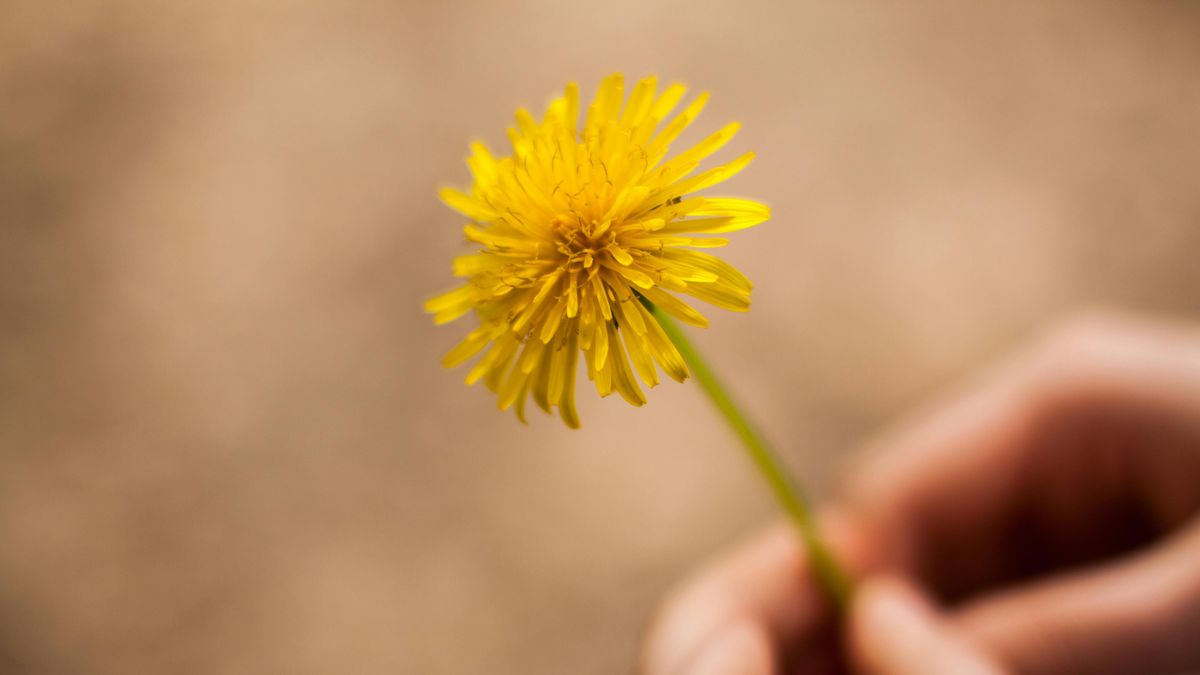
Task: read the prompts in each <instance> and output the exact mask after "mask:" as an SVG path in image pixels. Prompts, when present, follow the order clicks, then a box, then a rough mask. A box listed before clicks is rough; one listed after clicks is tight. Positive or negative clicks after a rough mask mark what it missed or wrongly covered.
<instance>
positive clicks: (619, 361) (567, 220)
mask: <svg viewBox="0 0 1200 675" xmlns="http://www.w3.org/2000/svg"><path fill="white" fill-rule="evenodd" d="M623 88H624V87H623V78H622V77H621V75H619V74H616V75H611V76H609V77H608V78H606V79H605V80H604V81H603V83H602V84H601V85H600V89H599V91H598V92H597V94H596V98H595V100H593V101H592V103H591V105H590V106H588V109H587V111H586V118H585V122H584V124H583V127H582V129H581V130H579V129H577V119H578V115H579V88H578V87H577V86H576V85H575V84H574V83H572V84H569V85H567V87H566V90H565V91H564V93H563V95H562V96H561V97H559V98H556V99H554V100H553V101H551V103H550V105H549V107H548V109H547V110H546V114H545V116H544V117H543V118H542V121H541V122H540V123H539V122H538V121H537V120H535V119H534V118H533V116H532V115H530V114H529V112H528V111H526V110H524V109H521V110H518V111H517V117H516V122H517V126H516V127H515V128H510V129H509V132H508V135H509V139H510V140H511V141H512V146H513V154H512V155H511V156H509V157H502V158H499V159H497V158H496V157H494V156H493V155H492V154H491V153H490V152H489V151H488V149H487V148H485V147H484V146H483V145H482V144H481V143H474V144H472V146H471V156H470V157H468V158H467V164H468V165H469V166H470V169H471V173H472V174H473V175H474V178H475V184H474V186H473V187H472V189H471V192H470V193H469V194H468V193H465V192H461V191H459V190H455V189H451V188H446V189H443V190H442V191H441V195H440V196H441V198H442V201H444V202H445V203H446V204H447V205H448V206H450V207H451V208H453V209H454V210H456V211H458V212H460V213H461V214H463V215H464V216H466V217H467V218H468V219H469V220H470V222H469V223H468V224H467V225H466V226H465V227H464V229H463V231H464V233H465V234H466V238H467V240H468V241H470V242H473V243H475V244H479V245H480V246H481V247H482V248H481V249H479V250H478V251H476V252H473V253H470V254H467V255H463V256H460V257H458V258H455V260H454V273H455V275H456V276H459V277H463V278H465V279H466V283H464V284H463V285H461V286H459V287H458V288H456V289H454V290H452V291H449V292H447V293H444V294H442V295H439V296H437V297H435V298H433V299H431V300H429V301H428V302H426V303H425V309H426V311H428V312H430V313H432V314H434V321H435V322H437V323H439V324H442V323H446V322H449V321H453V320H454V319H457V318H459V317H461V316H463V315H464V314H467V313H469V312H472V311H473V312H474V313H475V315H476V316H477V317H478V319H479V327H478V328H476V329H475V330H473V331H471V333H470V334H468V335H467V337H466V339H464V340H463V341H462V342H461V343H459V344H458V346H456V347H455V348H454V349H452V350H451V351H450V352H449V353H448V354H446V356H445V358H444V359H443V363H444V364H445V365H446V367H454V366H457V365H460V364H462V363H464V362H465V361H467V360H469V359H470V358H471V357H473V356H475V355H476V354H478V353H479V352H481V351H483V350H484V349H485V348H486V350H487V351H486V352H485V353H484V354H483V356H482V357H480V359H479V360H478V361H477V362H476V363H475V365H474V366H473V367H472V368H471V371H470V372H469V373H468V375H467V383H468V384H474V383H475V382H477V381H479V380H481V379H482V380H483V382H484V383H485V384H486V385H487V386H488V388H489V389H491V390H492V391H494V392H496V393H497V395H498V396H499V401H498V404H499V407H500V408H501V409H502V410H503V409H507V408H509V407H515V408H516V412H517V415H518V417H520V418H521V420H522V421H524V414H525V401H526V400H527V399H528V398H529V397H531V396H532V398H533V400H534V402H535V403H537V405H538V406H539V407H541V408H542V409H543V410H545V411H547V412H550V410H551V409H553V408H557V409H558V411H559V414H560V415H561V416H562V418H563V420H564V421H565V422H566V423H567V425H568V426H571V427H578V426H579V416H578V414H577V413H576V410H575V393H574V390H575V373H576V365H577V360H578V358H579V356H580V354H582V355H583V358H584V362H585V363H586V364H587V374H588V378H589V379H590V380H592V381H593V382H595V385H596V389H597V390H598V391H599V393H600V395H601V396H607V395H609V394H611V393H612V392H613V391H616V392H617V393H619V394H620V395H621V396H622V397H623V398H624V399H625V400H626V401H628V402H629V403H631V404H633V405H638V406H640V405H643V404H644V403H645V402H646V399H645V396H644V395H643V393H642V389H641V387H640V386H639V385H638V382H637V378H635V376H634V373H635V372H636V373H637V376H638V377H640V378H641V380H642V382H644V383H645V384H646V385H647V386H650V387H653V386H655V385H656V384H658V370H657V368H656V364H657V367H658V368H661V369H662V370H663V372H665V373H666V374H667V375H668V376H670V377H671V378H673V379H675V380H677V381H680V382H682V381H683V380H684V379H685V378H687V376H688V369H687V365H686V364H685V362H684V360H683V358H682V357H681V356H680V354H679V351H678V350H677V349H676V347H675V345H674V344H672V342H671V340H670V339H669V338H668V337H667V335H666V333H664V331H663V329H662V327H661V326H660V325H659V323H658V321H657V320H656V319H655V318H654V317H653V315H652V314H651V313H650V312H649V311H648V310H647V307H646V303H653V304H654V305H657V306H658V307H659V308H660V309H661V310H663V311H664V312H666V313H668V314H671V315H672V316H674V317H677V318H678V319H680V320H681V321H684V322H686V323H689V324H692V325H696V326H705V325H707V323H708V322H707V320H706V319H705V318H704V316H702V315H701V314H700V313H699V312H697V311H696V310H695V309H693V308H692V307H691V306H690V305H688V304H687V303H686V302H684V301H683V300H680V299H679V298H678V297H676V296H675V295H674V294H675V293H683V294H686V295H690V296H692V297H694V298H698V299H700V300H704V301H705V302H708V303H711V304H713V305H716V306H718V307H723V308H725V309H730V310H733V311H746V310H748V309H749V308H750V282H749V281H748V280H747V279H746V277H744V276H742V274H741V273H739V272H738V271H737V270H736V269H734V268H733V267H732V266H731V265H729V264H728V263H726V262H724V261H722V260H721V259H719V258H717V257H715V256H712V255H710V254H708V253H705V252H703V251H700V250H697V249H706V248H716V247H720V246H724V245H725V244H726V243H728V241H727V240H726V239H723V238H720V237H713V236H709V235H714V234H722V233H726V232H732V231H735V230H741V229H744V228H747V227H751V226H754V225H757V224H759V223H762V222H764V221H766V220H767V218H769V217H770V211H769V209H768V208H767V207H766V206H764V205H763V204H760V203H758V202H753V201H749V200H745V199H731V198H717V197H699V196H696V195H695V193H697V192H699V191H701V190H703V189H705V188H708V187H710V186H712V185H715V184H717V183H720V182H721V181H724V180H726V179H727V178H730V177H731V176H733V175H735V174H737V173H738V172H739V171H741V170H742V169H743V168H745V166H746V165H747V164H749V162H750V160H751V159H753V157H754V155H753V153H746V154H745V155H742V156H741V157H738V158H737V159H735V160H734V161H732V162H730V163H728V164H725V165H723V166H718V167H716V168H712V169H709V170H707V171H703V172H701V173H698V174H695V175H693V174H694V173H695V171H696V169H697V167H698V166H699V164H700V162H701V161H702V160H704V159H705V158H706V157H708V156H709V155H711V154H712V153H713V152H715V151H716V150H717V149H718V148H720V147H721V146H723V145H725V143H727V142H728V141H729V140H730V139H731V138H733V136H734V134H735V133H736V132H737V130H738V124H737V123H736V122H735V123H731V124H729V125H727V126H725V127H723V128H722V129H720V130H719V131H717V132H716V133H714V134H712V135H711V136H709V137H708V138H705V139H704V140H703V141H701V142H700V143H699V144H697V145H696V146H694V147H692V148H691V149H689V150H686V151H684V152H681V153H679V154H677V155H675V156H674V157H672V158H670V159H666V155H667V151H668V149H669V146H670V144H671V142H672V141H673V140H675V138H676V137H678V136H679V134H680V133H681V132H682V131H683V130H684V129H685V128H686V127H687V126H688V125H689V124H691V122H692V121H693V120H695V119H696V116H697V115H698V114H699V113H700V110H701V109H702V108H703V107H704V104H705V103H706V102H707V100H708V95H707V94H700V95H699V96H698V97H697V98H696V99H695V100H693V101H692V102H691V103H690V104H688V105H687V106H685V107H684V108H683V110H682V111H681V112H679V113H678V114H675V115H674V116H673V117H671V113H672V111H674V110H675V109H676V107H677V106H678V105H679V103H680V101H681V100H682V99H683V95H684V92H685V88H684V87H683V86H682V85H679V84H673V85H671V86H669V87H667V88H666V89H665V90H664V91H663V92H662V93H656V89H657V87H656V82H655V79H654V78H647V79H644V80H642V81H640V82H638V83H637V85H636V86H635V87H634V88H633V91H632V93H631V94H630V96H629V100H628V101H625V102H624V106H622V102H623V99H624V93H623ZM668 117H670V119H669V120H668ZM664 122H665V124H664ZM660 127H661V128H660Z"/></svg>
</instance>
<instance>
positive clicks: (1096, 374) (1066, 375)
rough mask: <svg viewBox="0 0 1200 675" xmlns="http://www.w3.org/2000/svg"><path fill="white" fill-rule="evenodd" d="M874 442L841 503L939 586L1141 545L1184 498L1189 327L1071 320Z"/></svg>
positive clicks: (1189, 438) (1193, 383)
mask: <svg viewBox="0 0 1200 675" xmlns="http://www.w3.org/2000/svg"><path fill="white" fill-rule="evenodd" d="M880 450H881V451H880V452H878V453H875V454H874V455H873V456H872V457H871V458H870V459H869V462H868V463H867V464H866V465H865V466H864V467H863V470H861V471H860V472H859V473H858V474H857V475H856V476H854V477H853V482H852V483H851V484H850V486H849V488H850V489H849V491H848V493H847V496H846V498H845V500H844V501H845V503H844V506H845V507H846V508H849V509H850V510H851V511H852V512H853V513H855V514H857V515H858V516H859V517H861V518H863V519H864V520H865V521H868V522H871V523H873V526H872V527H873V529H874V530H875V531H876V532H878V533H879V536H882V537H886V538H888V540H889V541H888V542H887V543H885V544H884V547H885V548H886V549H888V550H890V551H892V552H893V553H894V557H893V560H892V565H893V566H895V567H898V568H901V569H903V570H904V571H906V572H908V573H911V574H914V575H915V576H917V577H919V578H922V579H923V580H924V581H925V582H926V583H927V584H928V585H930V586H931V587H932V588H933V589H934V590H936V591H938V592H940V594H941V595H942V596H943V597H946V598H954V597H959V596H961V595H963V594H966V593H969V592H971V591H974V590H978V589H979V588H982V587H986V586H988V585H993V584H997V583H1002V582H1006V581H1011V580H1014V579H1016V578H1019V577H1023V576H1027V575H1029V574H1034V573H1037V572H1040V571H1044V570H1047V569H1053V568H1056V567H1060V566H1063V565H1070V564H1078V563H1082V562H1086V561H1088V560H1093V559H1097V558H1101V557H1105V556H1108V555H1112V554H1114V553H1117V552H1120V551H1123V550H1126V549H1128V548H1131V547H1133V546H1136V545H1140V544H1143V543H1146V542H1147V541H1149V540H1150V539H1152V538H1154V537H1156V536H1158V534H1160V533H1161V532H1163V531H1166V530H1169V529H1171V528H1172V527H1175V526H1177V525H1179V524H1181V523H1183V522H1185V521H1186V520H1187V519H1188V518H1189V517H1190V516H1191V514H1193V513H1194V512H1195V511H1196V510H1197V508H1198V507H1200V491H1198V490H1196V489H1195V481H1194V478H1193V477H1194V476H1195V475H1196V474H1197V472H1200V332H1198V331H1197V330H1196V329H1194V328H1189V327H1183V326H1176V325H1169V324H1153V323H1148V322H1136V321H1132V320H1128V319H1114V318H1105V319H1096V318H1092V319H1088V320H1086V321H1083V322H1075V323H1073V324H1071V326H1070V327H1069V328H1068V329H1065V330H1062V331H1060V332H1059V333H1058V334H1057V335H1056V336H1055V337H1053V338H1052V339H1051V340H1049V341H1048V342H1047V343H1046V344H1045V345H1043V346H1042V347H1040V348H1038V349H1035V350H1033V351H1032V352H1031V353H1026V354H1024V355H1022V356H1020V357H1018V358H1017V359H1016V360H1015V361H1013V362H1011V363H1009V364H1007V365H1005V366H1003V367H1001V368H1000V369H998V370H997V371H995V372H993V373H992V374H990V375H989V376H988V377H987V378H985V380H984V382H983V383H982V384H981V385H980V386H977V387H976V388H975V389H974V390H973V391H971V392H968V393H967V394H966V395H964V396H960V397H957V398H955V399H953V400H952V401H951V402H950V403H949V404H947V405H944V406H941V407H939V408H937V409H935V410H934V411H933V412H932V413H931V414H927V415H923V416H922V417H920V418H919V419H918V420H917V421H916V422H915V423H913V424H910V425H908V426H907V427H906V428H903V429H901V430H900V432H899V433H898V434H895V435H893V436H892V437H891V438H890V439H887V440H885V441H884V442H883V443H881V444H880Z"/></svg>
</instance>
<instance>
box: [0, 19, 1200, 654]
mask: <svg viewBox="0 0 1200 675" xmlns="http://www.w3.org/2000/svg"><path fill="white" fill-rule="evenodd" d="M572 4H573V3H566V2H558V1H551V0H542V1H533V0H530V1H526V2H511V3H510V2H484V1H482V0H480V1H479V2H471V3H456V2H399V3H389V2H369V1H365V0H358V1H349V2H347V1H343V0H322V1H319V2H310V3H305V4H293V3H282V2H280V3H246V2H241V1H234V0H222V1H219V2H187V3H185V2H176V3H148V2H146V3H139V2H134V1H132V0H129V1H114V2H46V1H44V0H31V1H24V2H21V1H18V2H13V0H8V1H7V2H4V3H3V4H2V5H0V671H2V672H5V673H85V674H91V673H97V674H99V673H183V674H186V673H221V674H224V673H268V672H271V673H284V672H286V673H300V674H303V673H405V674H413V675H417V674H420V675H443V674H445V675H449V674H459V673H520V674H521V675H561V674H563V673H571V674H572V675H589V674H596V675H599V674H602V673H603V674H609V673H619V672H627V671H628V669H629V664H630V662H631V659H632V653H633V650H634V645H635V643H636V639H637V634H638V631H639V630H640V629H641V626H642V625H643V623H644V621H645V618H646V616H647V614H648V613H649V611H650V610H651V608H652V607H653V605H654V602H655V599H656V597H658V596H659V595H660V594H661V593H662V592H663V590H664V589H665V588H666V587H667V586H668V585H669V584H670V582H671V581H672V580H673V579H675V578H677V577H678V576H679V575H681V574H682V573H683V572H684V570H686V569H688V568H689V567H690V566H691V565H693V564H694V563H695V562H696V561H697V560H699V559H701V558H703V557H704V556H706V555H708V554H710V553H711V552H713V551H715V550H717V549H718V548H720V547H721V546H723V545H726V544H728V543H729V542H730V541H733V540H734V539H736V538H737V537H738V536H739V535H740V534H742V533H743V532H746V531H748V530H749V529H751V528H753V527H754V526H755V525H756V524H758V523H760V522H761V521H763V520H765V519H766V518H768V517H769V514H770V513H771V505H770V503H769V501H768V500H767V499H766V497H765V496H764V494H763V493H762V491H761V490H760V487H759V485H758V484H757V482H756V479H755V477H754V476H753V475H752V474H751V473H750V471H749V470H748V468H747V467H746V465H745V464H744V463H743V460H742V459H741V457H739V456H738V454H737V449H736V447H735V446H734V445H733V443H732V442H731V440H730V437H729V435H728V434H727V433H726V432H725V431H724V430H723V429H722V428H721V427H720V426H719V424H718V423H717V422H716V421H715V420H714V418H713V417H712V416H711V415H710V414H709V411H708V409H707V408H706V403H705V401H704V400H703V399H702V398H701V397H700V395H699V394H698V392H697V391H696V390H694V389H693V388H692V387H691V386H678V385H674V384H673V383H669V382H668V383H667V384H665V385H663V386H661V387H659V388H658V389H657V390H656V391H654V392H652V394H651V404H650V406H649V407H648V408H645V409H642V410H635V409H632V408H629V407H627V406H625V405H624V404H623V403H621V402H620V401H618V400H615V399H610V400H604V401H600V400H598V399H596V398H595V396H594V394H592V393H591V392H590V391H589V392H587V393H585V394H583V395H581V396H580V398H581V399H582V410H581V412H582V414H583V416H584V423H585V429H584V430H583V431H581V432H577V433H571V432H568V431H567V430H565V429H564V428H562V427H561V425H560V424H559V423H558V422H557V421H555V420H553V419H549V418H544V417H541V416H540V415H538V416H535V419H534V421H533V423H532V424H531V425H530V426H529V427H528V428H525V427H521V426H520V425H519V424H517V423H516V422H515V421H514V420H513V419H512V418H511V417H510V416H508V415H502V414H500V413H498V412H496V411H495V409H494V406H493V400H492V398H491V397H490V396H489V395H488V394H487V393H486V392H485V391H483V390H481V389H467V388H465V387H463V386H462V385H461V377H462V375H463V373H461V372H455V373H447V372H443V371H442V370H440V368H439V367H438V365H437V359H438V357H439V356H440V354H441V353H442V352H443V351H445V350H446V349H447V348H448V347H449V346H451V345H452V344H453V342H454V341H456V339H457V336H459V335H461V334H462V333H463V332H464V331H465V330H466V326H464V325H455V326H452V327H444V328H435V327H433V326H432V325H431V324H430V322H429V321H428V319H427V318H426V317H424V316H422V315H421V314H420V311H419V306H420V302H421V300H422V299H423V298H425V297H427V296H428V295H430V294H431V293H433V292H436V291H438V290H440V289H442V288H445V287H446V286H447V285H448V284H449V283H451V278H450V274H449V259H450V257H451V255H453V254H454V253H455V252H457V251H458V250H460V246H461V244H460V234H459V230H458V226H459V220H458V218H457V217H456V216H454V215H453V214H451V213H450V212H449V211H447V210H445V209H444V208H442V207H441V206H440V205H439V204H438V203H437V202H436V200H435V198H434V193H435V189H436V187H437V186H438V185H439V184H443V183H463V182H465V181H466V180H467V173H466V170H465V167H464V166H463V164H462V161H461V160H462V157H463V156H464V155H465V152H466V142H467V141H468V139H470V138H472V137H475V136H482V137H484V138H485V139H488V140H489V141H491V142H492V143H493V144H494V145H497V146H500V145H501V143H500V141H501V140H502V139H503V127H504V125H506V124H507V123H508V120H509V116H510V114H511V112H512V110H513V108H514V107H515V106H516V105H519V104H527V105H532V106H539V107H540V106H541V105H542V104H543V102H544V101H545V100H546V99H547V98H548V96H549V95H550V94H551V93H552V92H553V91H555V90H556V89H557V88H559V87H560V86H561V85H562V84H563V83H564V82H565V81H566V80H568V79H571V78H577V79H579V80H580V81H581V83H582V84H583V85H584V87H585V88H586V89H587V90H591V89H593V88H594V86H595V84H596V83H597V82H598V80H599V78H600V77H601V76H603V75H604V74H605V73H607V72H609V71H611V70H615V69H621V70H624V71H626V72H627V73H629V74H630V75H631V76H638V75H641V74H644V73H649V72H654V73H658V74H659V75H661V76H663V77H664V78H670V79H674V78H678V79H682V80H684V81H686V82H688V83H690V84H693V85H695V86H697V87H704V88H707V89H710V90H711V91H713V93H714V98H713V103H712V105H711V106H710V109H709V110H708V112H706V114H705V116H704V117H703V118H702V119H703V124H702V125H700V126H701V127H702V131H703V130H707V129H712V128H715V127H716V126H717V125H719V124H721V123H723V122H725V121H727V120H730V119H735V118H736V119H739V120H741V121H742V122H743V123H744V124H745V130H744V131H743V133H742V135H741V136H740V137H739V138H738V140H737V141H736V142H735V143H734V149H733V150H731V151H729V152H730V154H729V155H728V156H730V157H732V156H733V154H734V153H735V152H740V151H742V150H745V149H755V150H757V151H758V152H759V157H760V158H759V160H758V161H757V163H756V164H755V165H754V166H752V168H751V169H750V170H749V171H748V172H746V173H744V174H743V175H742V176H740V177H739V178H738V179H737V181H735V182H734V183H732V184H730V186H729V188H728V189H729V191H730V192H734V193H741V194H745V195H749V196H755V197H758V198H761V199H763V200H765V201H767V202H768V203H770V204H772V205H773V207H774V211H775V219H774V220H773V221H772V222H771V223H769V224H767V225H765V226H762V227H760V228H758V229H756V230H751V231H748V232H745V233H741V234H739V235H737V237H736V242H735V244H734V245H733V246H732V247H731V248H729V249H728V251H727V255H728V257H729V258H730V259H732V260H734V261H735V262H736V263H738V264H739V265H740V266H742V268H743V269H744V270H745V271H746V272H747V273H748V274H749V275H750V276H751V277H752V278H753V279H754V280H755V281H756V283H757V286H756V290H755V309H754V311H752V312H751V313H750V314H748V315H744V316H742V315H738V316H721V315H719V314H718V313H716V312H713V313H712V314H713V315H714V316H715V317H716V320H715V321H714V322H713V326H712V327H711V328H710V329H709V330H708V331H706V332H704V333H703V334H702V335H699V336H698V337H697V339H698V340H699V341H700V342H701V343H702V345H703V346H704V347H706V348H707V349H708V350H709V352H710V353H711V354H712V355H713V356H714V358H715V360H716V361H717V362H718V363H719V366H720V368H721V369H722V370H723V371H724V373H725V375H726V377H727V379H728V380H729V381H730V382H731V384H732V385H733V387H734V388H735V389H736V391H737V392H738V394H740V395H741V397H742V398H743V399H744V400H745V401H747V402H748V403H750V404H751V405H752V406H753V407H754V409H755V411H756V413H757V414H758V416H759V419H760V420H761V423H762V425H763V426H764V427H765V428H766V430H767V431H768V432H769V433H770V435H771V436H773V437H774V438H776V439H778V442H779V444H780V445H781V446H782V448H783V449H784V450H785V451H786V453H787V454H788V456H789V458H790V459H791V460H792V461H794V463H795V465H796V466H797V467H798V468H803V469H804V471H803V473H804V474H805V477H806V479H807V480H808V481H809V482H810V483H811V484H814V485H817V486H826V485H828V482H829V481H830V480H831V479H832V477H833V476H835V475H836V473H837V471H838V467H840V466H844V461H845V459H846V458H847V457H849V456H851V455H852V453H853V449H854V448H855V446H856V445H858V444H859V443H860V441H861V440H862V439H863V438H864V437H865V436H867V435H869V434H871V433H873V432H875V431H877V430H878V429H880V428H881V427H882V426H883V425H885V424H886V423H887V422H888V420H889V419H891V418H893V417H894V416H895V415H897V414H900V413H901V412H903V411H904V410H906V409H908V408H910V407H911V406H913V405H915V404H916V403H917V402H919V401H920V400H922V399H924V398H926V397H927V396H929V395H931V394H933V393H936V392H938V391H940V390H943V389H944V388H945V387H947V386H951V385H952V384H953V383H955V382H957V381H960V380H961V379H962V378H964V377H966V375H967V373H969V372H970V370H971V369H973V368H975V367H977V366H978V365H979V364H980V363H982V362H985V361H987V360H990V359H993V358H995V357H996V356H998V355H999V354H1001V353H1003V352H1005V351H1007V350H1009V349H1011V348H1013V347H1014V346H1015V345H1016V344H1018V343H1020V342H1021V341H1023V340H1025V339H1027V338H1028V337H1029V336H1031V335H1032V334H1035V333H1036V332H1038V331H1039V330H1040V327H1041V326H1043V325H1044V324H1046V323H1048V322H1052V321H1053V320H1054V318H1055V317H1057V316H1059V315H1061V314H1063V313H1065V312H1068V311H1070V310H1071V309H1072V308H1075V307H1077V306H1081V305H1095V304H1106V305H1115V306H1120V307H1127V308H1133V309H1139V310H1146V311H1154V312H1170V313H1176V314H1193V315H1194V314H1195V313H1196V312H1197V310H1198V309H1200V262H1198V252H1200V189H1197V188H1198V186H1200V133H1198V131H1197V129H1198V123H1200V79H1198V75H1197V73H1198V72H1200V68H1198V66H1200V39H1198V37H1197V35H1198V34H1200V5H1197V4H1196V3H1190V2H1178V1H1177V2H1135V3H1115V2H1081V3H1078V4H1064V3H1040V2H1030V3H1010V2H1000V1H997V2H988V3H971V4H970V8H969V9H967V8H965V7H964V6H962V3H958V2H953V1H951V0H946V1H944V2H941V1H936V0H922V1H920V2H915V3H895V2H862V1H854V0H852V1H849V2H826V3H815V2H774V1H771V0H736V1H731V2H725V3H699V2H694V1H693V2H683V1H675V2H643V1H639V0H607V1H606V2H593V3H584V4H583V6H581V7H573V6H572ZM693 138H694V136H693Z"/></svg>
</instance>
